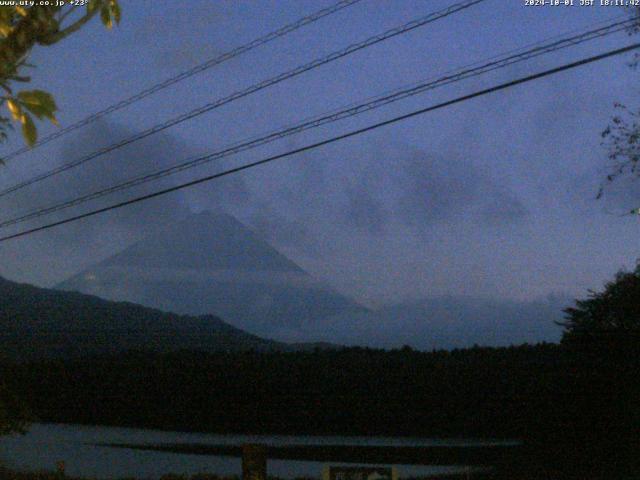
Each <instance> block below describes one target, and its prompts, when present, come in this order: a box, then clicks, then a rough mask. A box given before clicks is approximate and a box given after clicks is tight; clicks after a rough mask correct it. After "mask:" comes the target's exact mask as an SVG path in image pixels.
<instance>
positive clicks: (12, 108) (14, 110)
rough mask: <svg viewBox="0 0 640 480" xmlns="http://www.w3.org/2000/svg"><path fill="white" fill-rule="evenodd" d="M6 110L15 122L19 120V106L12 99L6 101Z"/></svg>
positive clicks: (20, 111) (20, 110)
mask: <svg viewBox="0 0 640 480" xmlns="http://www.w3.org/2000/svg"><path fill="white" fill-rule="evenodd" d="M7 108H8V109H9V111H10V112H11V115H12V116H13V118H14V119H15V120H20V118H21V116H22V108H21V107H20V104H19V103H18V102H17V101H16V100H15V99H13V98H10V99H8V100H7Z"/></svg>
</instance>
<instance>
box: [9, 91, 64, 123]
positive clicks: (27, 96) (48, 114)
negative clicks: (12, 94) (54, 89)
mask: <svg viewBox="0 0 640 480" xmlns="http://www.w3.org/2000/svg"><path fill="white" fill-rule="evenodd" d="M18 99H19V100H20V102H21V103H22V105H23V106H24V107H25V108H26V109H27V110H29V111H30V112H31V113H33V114H34V115H35V116H36V117H38V118H39V119H42V118H43V117H44V118H48V119H49V120H51V121H52V122H53V123H55V124H57V120H56V117H55V112H56V111H57V110H58V107H57V106H56V102H55V101H54V99H53V97H52V96H51V95H50V94H49V93H47V92H44V91H42V90H26V91H23V92H20V93H18Z"/></svg>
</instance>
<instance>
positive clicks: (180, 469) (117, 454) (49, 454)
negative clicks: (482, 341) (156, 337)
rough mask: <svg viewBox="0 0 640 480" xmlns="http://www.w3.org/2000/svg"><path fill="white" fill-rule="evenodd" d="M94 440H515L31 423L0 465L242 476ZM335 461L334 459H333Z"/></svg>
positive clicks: (402, 468) (0, 446)
mask: <svg viewBox="0 0 640 480" xmlns="http://www.w3.org/2000/svg"><path fill="white" fill-rule="evenodd" d="M96 443H126V444H151V443H154V444H158V443H185V444H188V443H207V444H216V445H242V444H244V443H263V444H266V445H272V446H281V445H358V446H395V447H402V446H437V445H448V446H471V445H494V444H495V445H503V444H504V445H509V444H513V442H499V441H496V442H489V441H474V440H448V439H447V440H439V439H427V438H425V439H416V438H385V437H343V436H318V437H316V436H293V435H218V434H203V433H183V432H165V431H159V430H144V429H132V428H116V427H98V426H80V425H62V424H34V425H32V426H31V428H30V431H29V433H27V434H26V435H14V436H8V437H0V463H4V464H6V465H7V466H9V467H11V468H14V469H20V470H43V469H46V470H53V469H54V468H55V463H56V462H57V461H60V460H64V461H65V463H66V472H67V474H68V475H70V476H83V477H93V478H104V479H113V478H122V477H136V478H142V479H157V478H159V477H160V476H162V475H165V474H167V473H175V474H183V475H193V474H196V473H215V474H219V475H240V473H241V461H240V458H237V457H231V456H222V455H220V456H208V455H191V454H182V453H179V454H178V453H168V452H156V451H141V450H131V449H122V448H110V447H104V446H96V445H92V444H96ZM336 464H337V462H336ZM324 465H326V463H323V462H312V461H294V460H269V462H268V465H267V468H268V474H269V475H273V476H278V477H282V478H295V477H317V478H319V477H320V475H321V472H322V468H323V466H324ZM396 467H397V469H398V473H399V476H400V477H415V476H426V475H433V474H437V473H448V472H458V471H465V467H455V466H452V467H435V466H422V465H402V464H399V465H396Z"/></svg>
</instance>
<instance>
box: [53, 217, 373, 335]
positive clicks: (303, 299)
mask: <svg viewBox="0 0 640 480" xmlns="http://www.w3.org/2000/svg"><path fill="white" fill-rule="evenodd" d="M57 288H60V289H62V290H73V291H80V292H83V293H88V294H93V295H97V296H100V297H103V298H108V299H111V300H118V301H123V300H124V301H130V302H135V303H139V304H142V305H147V306H150V307H154V308H159V309H161V310H167V311H172V312H177V313H181V314H189V315H204V314H215V315H220V316H221V317H223V318H224V319H225V320H226V321H228V322H230V323H232V324H233V325H236V326H238V327H239V328H242V329H244V330H248V331H251V332H253V333H256V334H258V335H261V336H268V337H277V338H280V339H282V340H285V341H286V340H289V339H293V338H297V335H298V334H299V332H300V331H304V330H305V329H306V328H309V327H311V326H313V325H316V324H318V323H319V322H321V321H322V320H323V319H324V318H327V317H330V316H332V315H337V314H346V315H348V314H351V313H362V312H364V311H366V310H365V309H364V307H362V306H360V305H358V304H357V303H355V302H354V301H352V300H351V299H349V298H347V297H345V296H343V295H341V294H340V293H338V292H336V291H334V290H333V289H332V288H330V287H329V286H327V285H325V284H323V283H322V282H319V281H317V280H316V279H314V278H313V277H312V276H311V275H309V274H308V273H307V272H305V271H304V270H303V269H302V268H300V267H299V266H298V265H296V264H295V263H294V262H293V261H291V260H290V259H288V258H287V257H285V256H284V255H282V254H281V253H279V252H278V251H277V250H276V249H275V248H273V247H272V246H271V245H269V244H268V243H267V242H266V241H264V240H263V239H261V238H260V237H259V236H258V235H257V234H256V233H254V232H253V231H251V230H250V229H249V228H247V227H246V226H244V225H243V224H242V223H241V222H239V221H238V220H237V219H236V218H234V217H232V216H231V215H228V214H224V213H218V214H212V213H208V212H205V213H200V214H194V215H191V216H189V217H187V218H186V219H184V220H183V221H182V222H180V223H178V224H175V225H172V226H170V227H168V228H167V229H166V230H164V231H162V232H160V233H155V234H151V235H149V236H147V237H146V238H144V239H143V240H141V241H139V242H137V243H135V244H134V245H131V246H130V247H128V248H126V249H125V250H123V251H122V252H120V253H118V254H116V255H114V256H112V257H110V258H108V259H106V260H104V261H102V262H100V263H98V264H97V265H94V266H92V267H90V268H88V269H86V270H84V271H83V272H81V273H80V274H78V275H75V276H73V277H71V278H69V279H68V280H66V281H64V282H62V283H61V284H59V285H57Z"/></svg>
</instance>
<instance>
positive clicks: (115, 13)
mask: <svg viewBox="0 0 640 480" xmlns="http://www.w3.org/2000/svg"><path fill="white" fill-rule="evenodd" d="M109 8H110V9H111V16H112V17H113V19H114V20H115V21H116V24H119V23H120V17H121V14H122V12H121V10H120V4H119V3H118V2H117V0H111V1H110V2H109Z"/></svg>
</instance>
